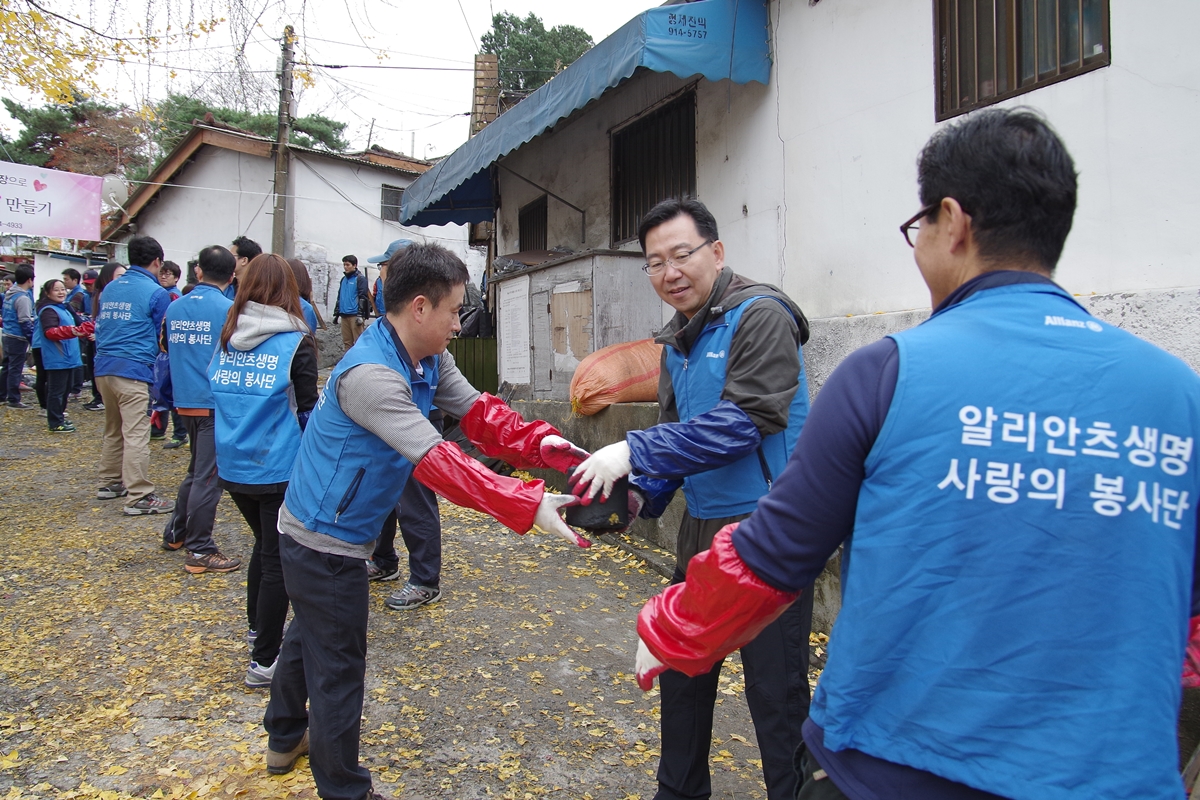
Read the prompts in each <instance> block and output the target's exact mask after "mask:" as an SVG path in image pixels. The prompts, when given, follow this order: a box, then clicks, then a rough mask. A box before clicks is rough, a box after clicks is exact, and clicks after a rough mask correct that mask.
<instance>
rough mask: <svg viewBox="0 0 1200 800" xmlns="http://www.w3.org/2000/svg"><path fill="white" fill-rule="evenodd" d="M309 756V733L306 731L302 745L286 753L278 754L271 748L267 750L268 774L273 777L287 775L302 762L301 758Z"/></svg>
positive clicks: (301, 741)
mask: <svg viewBox="0 0 1200 800" xmlns="http://www.w3.org/2000/svg"><path fill="white" fill-rule="evenodd" d="M306 755H308V731H307V730H306V731H304V738H303V739H301V740H300V744H298V745H296V746H295V747H293V748H292V749H291V750H288V751H287V752H286V753H276V752H275V751H274V750H272V749H271V748H270V747H268V748H267V772H269V773H271V774H272V775H286V774H288V773H289V772H291V771H292V769H293V768H295V766H296V762H297V761H299V760H300V756H306Z"/></svg>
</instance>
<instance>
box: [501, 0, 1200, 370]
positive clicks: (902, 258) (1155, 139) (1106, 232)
mask: <svg viewBox="0 0 1200 800" xmlns="http://www.w3.org/2000/svg"><path fill="white" fill-rule="evenodd" d="M1110 7H1111V13H1110V29H1111V41H1110V45H1111V54H1112V55H1111V58H1112V64H1111V66H1108V67H1105V68H1102V69H1099V70H1096V71H1093V72H1090V73H1087V74H1084V75H1081V76H1078V77H1075V78H1071V79H1069V80H1065V81H1062V82H1060V83H1057V84H1053V85H1051V86H1046V87H1043V88H1040V89H1037V90H1035V91H1032V92H1028V93H1026V94H1023V95H1020V96H1018V97H1016V98H1013V99H1012V100H1009V101H1006V102H1005V103H1003V104H1002V105H1004V106H1008V107H1012V106H1030V107H1032V108H1034V109H1037V110H1038V111H1040V112H1041V113H1043V114H1044V115H1045V116H1046V117H1047V119H1048V120H1049V121H1050V122H1051V124H1052V125H1054V127H1055V128H1056V129H1057V130H1058V132H1059V134H1060V135H1061V136H1062V138H1063V139H1064V141H1065V142H1066V145H1067V147H1068V149H1069V150H1070V152H1071V154H1072V155H1073V157H1074V158H1075V163H1076V168H1077V170H1078V172H1079V175H1080V178H1079V206H1078V211H1077V212H1076V216H1075V224H1074V228H1073V230H1072V233H1071V235H1070V237H1069V238H1068V240H1067V244H1066V248H1065V250H1064V253H1063V257H1062V260H1061V262H1060V265H1059V270H1058V273H1057V279H1058V281H1059V282H1060V283H1061V284H1062V285H1063V286H1065V287H1066V288H1067V289H1068V290H1070V291H1072V292H1074V293H1076V294H1079V295H1088V296H1092V295H1096V296H1098V297H1100V296H1103V297H1110V298H1116V299H1115V300H1112V301H1111V302H1110V301H1107V300H1106V301H1105V302H1104V303H1103V304H1102V305H1103V306H1104V307H1105V308H1109V307H1110V306H1111V307H1119V308H1120V311H1119V313H1118V314H1117V316H1114V318H1113V319H1112V320H1110V321H1116V320H1117V319H1118V318H1119V319H1122V320H1124V321H1125V322H1127V323H1129V325H1128V327H1132V328H1136V329H1137V330H1138V333H1139V335H1142V336H1144V337H1145V338H1148V339H1150V340H1151V341H1156V342H1158V343H1160V344H1162V345H1164V346H1167V347H1168V349H1171V350H1172V351H1173V352H1176V353H1178V354H1180V355H1184V356H1185V357H1186V358H1188V359H1189V360H1190V361H1191V363H1192V364H1193V366H1196V367H1198V368H1200V353H1197V354H1192V353H1184V352H1183V351H1181V349H1180V346H1179V343H1180V342H1184V341H1191V340H1200V313H1174V314H1164V313H1162V311H1163V309H1164V308H1165V306H1163V305H1162V304H1161V303H1158V302H1157V301H1155V302H1149V301H1147V302H1142V301H1141V300H1139V298H1143V299H1144V298H1148V297H1150V295H1151V294H1153V293H1156V292H1162V291H1164V290H1171V291H1174V290H1178V289H1186V288H1188V287H1200V269H1198V267H1200V263H1198V261H1200V259H1198V255H1200V246H1198V244H1197V236H1196V233H1195V232H1196V231H1197V230H1200V181H1198V180H1197V176H1198V175H1200V148H1198V147H1196V146H1194V139H1195V131H1197V130H1200V66H1197V65H1196V64H1195V63H1194V59H1190V58H1189V57H1188V56H1187V53H1188V52H1189V50H1188V45H1189V38H1190V37H1191V36H1192V32H1194V31H1195V30H1197V29H1200V3H1196V2H1195V0H1155V2H1152V3H1145V2H1136V0H1111V2H1110ZM933 16H934V2H933V0H822V2H819V3H817V4H816V5H811V4H809V3H805V2H801V1H800V0H772V2H771V4H770V17H771V27H772V35H773V47H772V49H773V56H774V67H773V70H772V76H771V83H770V85H769V86H766V87H764V86H761V85H759V84H748V85H745V86H738V85H733V84H730V83H729V82H727V81H722V82H718V83H710V82H708V81H699V82H698V83H696V96H697V111H696V144H697V151H696V160H697V192H698V194H699V196H700V197H701V199H703V200H704V201H705V202H706V203H707V204H708V206H709V208H710V209H711V210H712V211H713V213H714V216H715V217H716V219H717V223H718V226H719V228H720V230H721V236H722V239H724V240H725V242H726V252H727V261H728V263H729V264H730V265H731V266H732V267H733V268H734V269H736V270H738V271H739V272H742V273H744V274H746V275H748V276H750V277H753V278H756V279H760V280H766V281H770V282H773V283H776V284H778V285H780V286H781V287H782V288H783V289H784V290H785V291H787V292H788V293H789V294H790V295H792V297H794V298H795V299H796V300H797V301H798V302H800V304H801V306H802V307H803V308H804V309H805V311H806V313H808V314H809V316H810V317H812V318H829V319H830V320H831V324H830V325H829V326H826V328H824V329H823V335H827V336H833V337H840V338H842V339H844V340H845V341H846V342H858V341H859V339H860V333H859V331H858V328H862V331H872V330H874V328H872V327H871V326H870V325H867V324H865V322H864V324H862V325H860V324H859V321H858V320H856V319H855V317H856V316H860V315H869V314H878V313H882V312H893V311H904V310H909V309H927V308H928V306H929V296H928V293H927V290H926V289H925V286H924V284H923V283H922V281H921V278H920V276H919V274H918V272H917V269H916V266H915V265H914V263H913V259H912V251H911V250H910V249H909V248H908V246H907V245H906V244H905V243H904V241H903V240H902V238H901V236H900V233H899V231H898V226H899V225H900V223H901V222H903V221H904V220H905V219H907V218H908V217H909V216H911V215H912V213H913V212H914V211H916V209H917V208H918V207H919V202H918V199H917V184H916V159H917V155H918V153H919V152H920V150H921V147H922V146H923V145H924V143H925V142H926V140H928V138H929V137H930V135H931V134H933V133H934V132H935V131H936V130H937V129H938V127H939V123H937V122H936V121H935V99H936V98H935V87H936V81H935V76H934V25H933V22H934V18H933ZM690 83H691V82H690V81H685V80H681V79H679V78H676V77H674V76H672V75H659V74H640V75H638V76H636V77H634V78H633V79H631V80H629V81H627V82H626V83H624V84H623V85H621V86H620V87H618V88H617V89H616V90H613V91H610V92H609V93H608V94H607V95H605V96H604V97H602V98H601V99H600V100H598V101H596V102H594V103H593V104H591V105H589V106H588V107H587V108H585V109H584V110H582V111H581V112H578V113H577V114H576V115H575V117H573V118H572V119H571V120H569V121H568V122H566V123H562V124H560V125H559V126H558V127H557V128H556V129H555V130H553V131H552V132H550V133H547V134H544V135H542V136H540V137H538V138H536V139H534V140H533V141H532V142H530V143H528V144H526V145H524V146H523V147H522V148H520V149H519V150H517V151H516V152H515V153H513V154H511V155H510V156H508V157H507V158H505V159H503V160H502V162H501V163H502V164H503V165H504V166H506V167H509V168H510V169H512V170H515V171H516V172H519V173H520V174H521V175H523V176H525V177H526V178H529V179H530V180H532V181H534V182H536V183H539V184H541V185H542V186H544V187H547V188H549V189H550V190H551V191H552V192H554V193H555V194H559V195H561V196H562V197H564V198H565V199H567V200H569V201H570V202H572V203H573V204H575V205H577V206H580V207H582V208H585V209H587V216H588V225H587V236H586V241H585V242H583V243H582V244H581V243H580V236H579V214H578V213H577V212H575V211H573V210H572V209H570V208H568V207H566V206H564V205H563V204H561V203H558V202H557V201H555V200H554V199H553V198H551V199H550V200H549V204H548V217H549V237H548V239H549V241H548V244H549V245H550V246H554V245H563V246H566V247H570V248H572V249H581V248H582V247H593V248H594V247H609V246H612V243H611V241H610V222H609V216H610V203H611V200H610V195H609V183H610V136H609V134H610V131H611V130H612V129H613V128H614V127H617V126H619V125H621V124H622V123H624V122H625V121H627V120H629V119H632V118H633V117H635V116H636V115H638V114H640V113H643V112H644V111H645V110H646V109H648V108H650V107H651V106H653V105H654V104H655V103H658V102H659V101H661V100H662V99H664V98H666V97H669V96H671V95H672V94H673V93H675V92H677V91H679V90H680V89H681V88H684V87H686V86H688V85H689V84H690ZM940 124H952V121H951V123H940ZM499 182H500V197H501V205H500V211H499V215H498V222H499V225H498V235H499V245H500V248H499V252H501V253H504V252H513V251H515V250H517V249H518V227H517V214H518V211H519V209H520V207H521V206H523V205H524V204H526V203H528V202H529V201H531V200H534V199H536V198H537V197H538V196H540V195H541V193H542V191H541V190H540V189H537V188H535V187H533V186H530V185H529V184H528V183H525V182H524V181H521V180H519V179H517V178H515V177H514V176H512V175H510V174H508V173H507V172H506V171H504V170H500V171H499ZM626 246H630V245H626ZM632 246H633V247H636V243H634V244H633V245H632ZM1125 295H1129V296H1128V297H1125ZM1154 296H1155V297H1157V295H1154ZM1172 296H1177V297H1178V298H1180V299H1179V302H1180V303H1183V305H1182V306H1180V308H1187V309H1192V310H1193V311H1195V312H1200V295H1198V293H1197V292H1195V291H1191V292H1186V291H1185V292H1182V293H1181V294H1180V293H1177V294H1176V295H1172ZM1122 298H1123V299H1122ZM1189 298H1190V299H1189ZM1114 303H1115V304H1116V305H1115V306H1114V305H1113V304H1114ZM1151 308H1155V309H1158V311H1156V312H1155V313H1153V314H1152V313H1151V312H1150V311H1149V309H1151ZM1114 313H1117V312H1114ZM914 319H915V318H914ZM870 340H871V339H870V338H868V339H865V340H863V341H862V342H861V343H864V344H865V343H867V342H868V341H870ZM839 349H840V348H839Z"/></svg>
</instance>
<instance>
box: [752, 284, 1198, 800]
mask: <svg viewBox="0 0 1200 800" xmlns="http://www.w3.org/2000/svg"><path fill="white" fill-rule="evenodd" d="M892 339H893V340H895V342H896V344H897V346H898V353H899V375H898V381H897V385H896V389H895V392H894V394H893V397H892V402H891V405H890V407H889V409H888V413H887V417H886V421H885V422H884V425H883V428H882V430H881V431H880V433H879V436H878V438H877V439H876V440H875V443H874V446H873V448H872V449H871V451H870V454H869V456H868V457H867V460H866V463H865V469H866V476H865V478H864V480H863V483H862V486H861V489H860V493H859V501H858V506H857V512H856V516H855V526H854V533H853V537H852V539H851V545H850V547H849V550H848V554H847V557H846V558H845V560H844V561H843V605H842V610H841V613H840V615H839V618H838V622H837V626H836V627H835V629H834V634H833V638H832V640H831V642H830V647H829V663H828V666H827V667H826V670H825V672H824V673H823V674H822V677H821V682H820V684H819V685H818V687H817V691H816V695H815V697H814V701H813V707H812V719H813V722H814V723H816V724H817V725H819V726H820V727H821V728H822V729H823V731H824V745H825V746H826V747H827V748H829V749H830V750H833V751H840V750H844V749H847V748H850V749H854V750H859V751H862V752H865V753H869V754H870V755H872V756H875V757H876V758H880V759H884V760H886V761H889V762H893V763H896V764H905V765H908V766H911V767H915V768H917V769H920V770H925V771H928V772H932V773H935V774H937V775H940V776H942V777H945V778H947V779H949V780H952V781H956V782H959V783H963V784H966V785H969V786H973V787H977V788H980V789H985V790H987V791H989V792H994V793H996V794H999V795H1002V796H1006V797H1014V798H1039V800H1040V799H1041V798H1046V799H1047V800H1082V799H1083V798H1094V797H1147V798H1175V797H1178V796H1179V795H1180V788H1181V787H1180V780H1179V773H1178V765H1177V763H1176V751H1175V718H1176V714H1177V711H1178V706H1179V700H1180V684H1179V671H1180V664H1181V663H1182V661H1183V647H1184V642H1185V641H1186V637H1187V619H1188V615H1189V611H1190V599H1191V592H1192V578H1193V576H1192V571H1193V560H1194V542H1195V536H1196V531H1195V527H1196V517H1195V513H1194V510H1193V513H1188V511H1189V510H1192V506H1193V505H1194V503H1195V499H1196V497H1197V496H1198V495H1200V477H1198V473H1197V466H1196V461H1197V459H1196V457H1195V448H1194V447H1193V443H1194V441H1195V439H1196V438H1197V435H1198V434H1200V378H1197V376H1196V375H1195V374H1194V373H1193V372H1192V371H1191V370H1190V369H1189V368H1188V367H1187V366H1186V365H1184V364H1183V363H1182V362H1179V361H1178V360H1177V359H1175V358H1173V357H1171V356H1169V355H1167V354H1166V353H1163V352H1162V351H1160V350H1158V349H1157V348H1155V347H1153V346H1151V345H1149V344H1147V343H1145V342H1142V341H1141V340H1139V339H1137V338H1135V337H1133V336H1131V335H1129V334H1127V333H1125V332H1123V331H1121V330H1119V329H1117V328H1114V327H1112V326H1109V325H1107V324H1105V323H1103V322H1100V321H1098V320H1095V319H1093V318H1091V317H1090V316H1089V315H1088V314H1087V312H1086V311H1084V310H1083V309H1082V308H1080V307H1079V306H1078V305H1077V304H1076V303H1075V302H1074V300H1072V299H1071V297H1070V296H1069V295H1068V294H1066V293H1065V292H1063V291H1062V290H1061V289H1059V288H1058V287H1055V286H1053V285H1046V284H1018V285H1012V286H1004V287H1001V288H995V289H989V290H984V291H981V292H979V293H977V294H975V295H972V296H971V297H969V298H967V299H966V300H964V301H962V302H961V303H959V304H957V305H953V306H950V307H949V308H946V309H944V310H941V311H939V312H938V313H937V314H935V315H934V316H933V317H932V318H931V319H930V320H929V321H928V322H926V323H925V324H923V325H921V326H919V327H917V328H915V329H912V330H910V331H905V332H903V333H900V334H895V335H893V336H892ZM791 469H792V468H791V467H789V473H790V472H791ZM758 516H759V515H758V514H756V515H755V517H752V520H754V519H757V517H758ZM735 544H738V542H737V541H736V540H735ZM739 547H740V545H739ZM1047 754H1052V756H1053V757H1047ZM1098 765H1102V766H1098Z"/></svg>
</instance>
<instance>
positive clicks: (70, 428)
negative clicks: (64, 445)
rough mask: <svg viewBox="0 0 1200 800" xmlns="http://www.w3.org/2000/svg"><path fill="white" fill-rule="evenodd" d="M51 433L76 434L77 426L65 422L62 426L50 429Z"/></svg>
mask: <svg viewBox="0 0 1200 800" xmlns="http://www.w3.org/2000/svg"><path fill="white" fill-rule="evenodd" d="M50 432H51V433H74V432H75V426H74V425H72V424H71V423H69V422H64V423H63V424H62V425H56V426H54V427H53V428H51V429H50Z"/></svg>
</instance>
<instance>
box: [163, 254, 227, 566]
mask: <svg viewBox="0 0 1200 800" xmlns="http://www.w3.org/2000/svg"><path fill="white" fill-rule="evenodd" d="M235 263H236V262H235V260H234V257H233V254H232V253H231V252H229V251H228V250H226V249H225V248H224V247H221V246H220V245H216V244H214V245H212V246H211V247H206V248H204V249H203V250H201V251H200V259H199V261H198V262H197V265H196V279H197V280H198V281H199V283H197V284H196V287H195V288H194V289H192V291H190V292H188V294H187V295H186V296H185V297H182V298H180V300H179V302H177V303H171V307H170V308H168V309H167V314H166V318H165V323H164V326H163V338H162V349H163V351H164V352H165V353H167V354H168V355H169V356H170V361H171V388H172V390H173V393H174V397H175V410H176V411H177V412H178V413H179V416H180V418H181V419H182V420H183V424H184V426H185V429H186V434H185V438H186V439H187V440H190V441H191V443H192V448H191V458H190V459H189V460H188V471H187V475H185V476H184V479H183V483H181V484H179V491H178V492H176V495H175V511H174V512H173V513H172V514H171V519H170V520H169V521H168V522H167V526H166V527H165V528H164V529H163V538H162V547H163V549H164V550H178V549H180V548H181V547H183V548H186V549H187V553H188V557H187V562H186V564H185V566H184V568H185V569H186V570H187V571H188V572H191V573H193V574H199V573H202V572H232V571H233V570H235V569H237V568H238V567H239V566H240V565H241V561H239V560H238V559H236V558H232V557H229V556H225V555H223V554H222V553H221V551H220V549H219V548H218V547H217V543H216V542H215V541H214V540H213V523H214V522H215V521H216V517H217V504H218V503H219V502H220V501H221V487H220V485H219V484H218V483H217V445H216V439H215V438H214V436H215V435H214V428H213V408H214V407H215V405H216V402H215V400H214V399H213V393H212V386H211V384H210V383H209V380H208V363H209V362H210V361H212V357H213V353H215V352H216V351H217V346H218V344H219V343H220V342H219V339H220V335H221V327H222V326H223V325H224V324H225V318H226V316H227V315H228V313H229V309H230V307H232V306H233V301H232V300H230V299H229V298H228V297H226V296H225V294H224V291H225V287H226V286H228V285H229V282H230V281H231V280H233V270H234V265H235Z"/></svg>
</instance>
